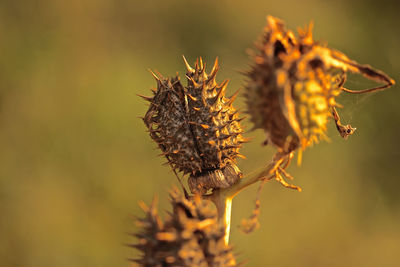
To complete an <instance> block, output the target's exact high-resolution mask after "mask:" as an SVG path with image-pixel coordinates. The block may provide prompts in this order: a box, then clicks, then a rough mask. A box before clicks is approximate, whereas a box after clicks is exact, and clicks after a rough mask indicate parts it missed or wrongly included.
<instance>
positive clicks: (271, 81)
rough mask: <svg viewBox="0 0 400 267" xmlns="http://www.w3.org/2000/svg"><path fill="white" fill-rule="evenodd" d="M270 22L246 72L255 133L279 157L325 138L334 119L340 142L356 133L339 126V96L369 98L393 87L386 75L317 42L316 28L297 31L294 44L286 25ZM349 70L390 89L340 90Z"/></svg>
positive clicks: (249, 104) (392, 82)
mask: <svg viewBox="0 0 400 267" xmlns="http://www.w3.org/2000/svg"><path fill="white" fill-rule="evenodd" d="M267 21H268V24H267V26H266V28H265V31H264V34H263V36H262V39H261V42H260V43H259V44H258V45H257V50H258V51H257V53H256V55H255V56H254V62H253V64H252V67H251V70H250V71H249V72H248V73H247V77H248V83H247V85H246V93H245V94H246V98H247V106H248V112H249V113H250V115H251V119H252V121H253V123H254V125H255V126H254V128H261V129H264V130H265V131H266V133H267V142H271V143H272V144H274V145H275V146H277V148H278V150H279V152H281V153H290V152H292V151H294V150H296V149H297V148H298V147H302V148H303V149H304V148H306V147H307V146H308V145H310V144H312V143H314V142H317V141H318V140H320V139H321V138H325V131H326V123H327V120H328V118H329V117H332V116H333V117H334V119H335V122H336V126H337V128H338V130H339V132H340V134H341V136H342V137H345V138H346V137H347V136H348V135H350V134H352V133H353V132H354V130H355V128H352V127H351V126H350V125H346V126H344V125H341V123H340V120H339V116H338V114H337V113H336V109H335V106H336V102H335V97H336V96H338V95H339V93H340V92H341V91H346V92H349V93H365V92H371V91H376V90H382V89H385V88H387V87H389V86H391V85H392V84H394V81H393V80H392V79H391V78H389V77H388V76H387V75H386V74H384V73H383V72H381V71H378V70H374V69H372V68H371V67H370V66H368V65H360V64H358V63H357V62H355V61H352V60H350V59H349V58H347V56H345V55H344V54H342V53H341V52H338V51H335V50H332V49H329V48H327V47H325V46H322V45H321V44H319V43H318V42H314V41H313V38H312V33H311V29H312V24H310V27H309V28H308V29H306V30H299V38H298V39H296V37H295V36H294V34H293V32H291V31H287V30H285V28H284V24H283V22H282V21H280V20H278V19H276V18H274V17H271V16H268V17H267ZM346 71H351V72H354V73H359V74H362V75H363V76H365V77H366V78H368V79H371V80H374V81H376V82H380V83H385V84H386V85H384V86H381V87H377V88H373V89H367V90H362V91H352V90H349V89H346V88H344V87H342V86H343V84H344V81H345V77H346V76H345V73H346Z"/></svg>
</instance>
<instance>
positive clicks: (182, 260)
mask: <svg viewBox="0 0 400 267" xmlns="http://www.w3.org/2000/svg"><path fill="white" fill-rule="evenodd" d="M170 196H171V203H172V208H173V212H172V213H170V214H169V216H170V218H169V219H167V220H166V221H165V222H162V220H161V219H160V217H159V215H158V213H157V209H156V207H155V203H154V202H153V204H152V205H151V206H150V207H147V206H146V205H144V204H142V205H141V206H142V208H143V210H144V211H145V213H146V217H145V218H143V219H139V220H138V224H139V226H140V227H141V231H140V232H139V233H138V234H136V236H137V237H138V239H139V243H138V244H135V245H132V247H135V248H137V249H138V250H139V251H140V252H141V256H140V259H136V260H134V261H135V262H137V263H139V264H140V266H143V267H178V266H179V267H193V266H199V267H228V266H229V267H234V266H237V265H236V261H235V258H234V255H233V253H232V248H231V247H229V246H226V245H225V242H224V228H223V227H222V226H221V225H220V224H218V223H217V214H216V212H215V210H214V209H212V207H211V204H210V203H209V202H208V201H206V200H201V199H200V197H197V198H195V199H194V200H188V199H186V198H185V197H183V196H182V194H181V193H180V192H179V191H178V190H177V189H174V190H173V191H172V192H171V193H170Z"/></svg>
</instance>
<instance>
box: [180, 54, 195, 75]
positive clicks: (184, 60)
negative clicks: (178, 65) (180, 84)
mask: <svg viewBox="0 0 400 267" xmlns="http://www.w3.org/2000/svg"><path fill="white" fill-rule="evenodd" d="M182 58H183V62H185V66H186V69H187V71H188V72H190V73H193V72H194V69H193V68H192V67H190V65H189V63H188V62H187V60H186V58H185V56H184V55H182Z"/></svg>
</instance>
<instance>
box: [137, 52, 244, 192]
mask: <svg viewBox="0 0 400 267" xmlns="http://www.w3.org/2000/svg"><path fill="white" fill-rule="evenodd" d="M185 64H186V68H187V73H186V78H187V85H186V86H183V85H182V84H181V82H180V79H179V78H178V77H175V78H171V79H169V78H164V77H161V76H160V77H157V76H156V75H154V76H155V77H156V79H157V90H156V91H154V96H153V97H144V98H145V99H146V100H148V101H149V102H150V107H149V110H148V111H147V113H146V115H145V117H144V122H145V124H146V126H147V127H148V129H149V132H150V136H151V137H152V139H153V140H154V141H155V142H156V143H157V144H158V145H159V147H160V148H161V150H162V152H163V154H162V155H164V156H165V157H166V158H167V159H168V162H169V164H170V165H171V167H172V168H173V169H174V170H177V171H179V172H182V173H183V174H189V175H190V177H189V186H190V189H191V191H192V192H194V193H203V194H204V193H205V192H207V190H209V189H214V188H226V187H229V186H230V185H232V184H233V183H235V182H236V181H237V180H238V179H239V178H240V177H241V172H240V170H239V168H237V166H236V165H235V162H236V158H237V157H238V156H241V155H240V154H239V148H240V147H241V144H242V143H243V142H245V141H246V140H245V138H243V136H242V133H243V130H242V128H241V126H240V120H241V119H240V118H239V115H238V112H237V111H236V110H235V108H234V107H233V101H234V100H235V98H236V95H237V94H235V95H233V96H232V97H230V98H226V97H225V92H226V89H227V85H228V81H227V80H226V81H224V82H223V83H221V84H217V83H216V80H215V77H216V74H217V71H218V68H219V67H218V60H216V61H215V64H214V66H213V68H212V70H211V73H210V74H207V73H206V72H205V65H204V64H203V61H202V59H201V58H200V59H199V60H197V62H196V64H195V67H194V68H192V67H191V66H190V65H189V64H188V63H187V62H186V60H185Z"/></svg>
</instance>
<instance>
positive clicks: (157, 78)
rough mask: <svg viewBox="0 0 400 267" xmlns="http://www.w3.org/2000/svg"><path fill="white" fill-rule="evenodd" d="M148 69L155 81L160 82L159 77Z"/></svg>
mask: <svg viewBox="0 0 400 267" xmlns="http://www.w3.org/2000/svg"><path fill="white" fill-rule="evenodd" d="M148 71H149V72H150V73H151V75H153V77H154V79H156V81H157V83H159V82H160V83H161V80H160V78H159V77H158V76H157V75H156V74H155V73H154V72H153V71H152V70H151V69H148Z"/></svg>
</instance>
